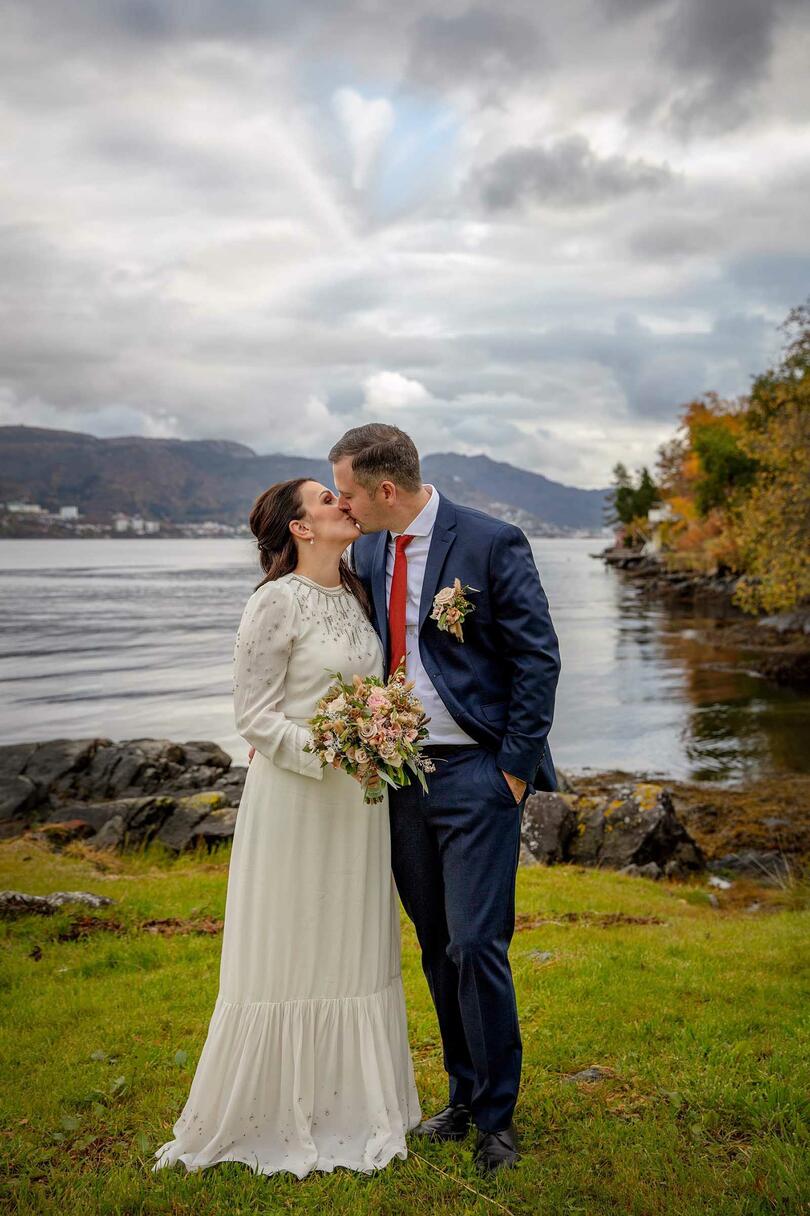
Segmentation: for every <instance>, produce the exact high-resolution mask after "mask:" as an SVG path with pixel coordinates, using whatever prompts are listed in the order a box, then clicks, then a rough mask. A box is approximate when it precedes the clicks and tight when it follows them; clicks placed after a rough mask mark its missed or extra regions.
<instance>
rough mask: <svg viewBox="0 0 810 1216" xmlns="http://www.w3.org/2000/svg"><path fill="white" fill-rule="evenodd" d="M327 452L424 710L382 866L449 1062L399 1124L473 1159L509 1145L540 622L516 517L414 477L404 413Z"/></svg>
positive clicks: (499, 1160) (553, 676) (489, 1167)
mask: <svg viewBox="0 0 810 1216" xmlns="http://www.w3.org/2000/svg"><path fill="white" fill-rule="evenodd" d="M329 460H330V461H331V463H332V472H333V478H334V484H335V488H336V489H337V491H338V494H339V496H340V497H339V506H340V507H341V509H342V510H343V511H345V512H346V514H347V515H349V516H350V517H351V518H352V519H353V520H354V521H355V523H356V524H357V525H358V526H359V528H360V531H361V533H362V534H363V535H360V536H359V537H358V538H357V540H356V541H355V542H354V544H353V546H352V564H353V565H354V568H355V570H356V571H357V573H358V575H359V576H360V578H361V579H362V581H363V584H364V585H365V587H366V589H367V591H368V594H369V598H370V599H371V601H372V604H373V610H374V621H375V626H376V629H377V632H378V633H379V635H380V638H381V641H382V643H383V649H384V651H385V654H386V675H388V674H390V673H391V672H392V671H393V670H394V669H395V667H396V666H397V664H398V663H399V661H400V659H401V658H402V657H403V656H404V657H405V662H406V675H407V677H408V679H409V680H413V681H414V682H415V688H414V692H415V693H416V695H417V696H418V697H419V698H420V700H421V701H422V702H423V704H424V706H425V709H426V711H427V713H428V715H429V716H430V725H429V730H430V737H429V740H428V744H427V746H426V747H425V751H426V753H427V754H428V755H430V756H431V758H432V759H433V761H434V764H435V766H436V771H435V772H434V773H432V774H430V775H429V777H428V785H429V789H428V792H427V794H425V793H423V792H422V790H421V787H420V786H419V785H418V784H417V783H416V782H414V783H413V784H412V785H410V786H406V787H405V789H402V790H393V789H392V790H390V791H389V808H390V821H391V863H392V869H393V873H394V879H395V881H396V885H397V890H398V892H399V896H400V899H401V900H402V904H403V907H404V908H405V911H406V912H407V914H408V916H409V917H410V918H411V920H412V921H413V922H414V925H415V927H416V934H417V937H418V939H419V945H420V947H421V950H422V967H423V969H424V972H425V977H426V979H427V982H428V986H429V988H430V993H431V996H432V998H433V1003H434V1005H435V1007H436V1013H437V1016H438V1020H439V1028H440V1031H441V1037H442V1045H443V1049H444V1066H445V1068H446V1070H447V1073H448V1076H449V1105H447V1106H446V1107H445V1108H444V1109H443V1110H441V1111H440V1112H439V1113H438V1114H436V1115H434V1116H433V1117H432V1118H430V1119H426V1120H425V1121H424V1122H423V1123H421V1124H420V1125H419V1127H418V1128H416V1129H415V1132H414V1134H416V1135H422V1136H427V1137H429V1138H431V1139H434V1140H461V1139H463V1138H464V1136H465V1135H466V1134H467V1132H468V1130H469V1126H470V1124H471V1123H473V1124H474V1125H475V1127H476V1128H477V1135H476V1145H475V1153H474V1157H475V1163H476V1166H477V1168H478V1169H479V1170H480V1171H481V1172H482V1173H489V1172H491V1171H493V1170H496V1169H499V1168H500V1167H502V1166H511V1165H514V1164H515V1163H516V1162H517V1160H518V1159H519V1156H520V1153H519V1150H518V1143H517V1136H516V1132H515V1127H514V1123H513V1120H512V1114H513V1111H514V1108H515V1103H516V1101H517V1094H518V1086H519V1083H520V1067H521V1056H522V1045H521V1038H520V1027H519V1025H518V1014H517V1005H516V1001H515V990H514V985H513V982H512V973H511V969H510V966H509V958H508V949H509V943H510V941H511V939H512V934H513V932H514V924H515V874H516V870H517V864H518V855H519V851H520V825H521V819H522V815H523V808H524V805H525V801H526V797H527V796H528V794H529V793H532V792H534V790H535V789H541V790H554V789H556V788H557V777H556V773H555V771H554V764H553V761H552V758H551V752H550V751H549V747H548V743H547V735H548V732H549V729H550V727H551V723H552V719H553V716H554V697H555V691H556V686H557V679H558V676H559V672H560V657H559V646H558V641H557V635H556V633H555V631H554V627H553V625H552V622H551V617H550V616H549V608H548V601H547V599H546V596H545V593H544V591H543V588H542V586H541V584H540V578H539V575H538V573H537V568H536V566H535V564H534V559H533V557H532V552H531V548H530V546H529V543H528V541H527V540H526V537H525V536H524V534H523V532H521V530H520V529H519V528H517V527H515V526H514V525H513V524H508V523H504V522H503V521H502V520H499V519H495V518H494V517H493V516H491V515H486V514H485V513H484V512H482V511H476V510H473V509H472V508H470V507H463V506H459V505H458V504H456V503H453V502H451V501H450V500H449V499H448V498H445V497H444V495H443V494H439V492H438V491H437V490H436V489H435V487H433V486H430V485H423V484H422V478H421V472H420V468H419V456H418V453H417V451H416V448H415V446H414V444H413V442H412V440H411V439H410V438H409V437H408V436H407V435H406V434H405V433H404V432H403V431H401V430H399V429H398V428H397V427H395V426H388V425H386V424H385V423H381V422H373V423H369V424H368V425H367V426H360V427H355V428H353V429H352V430H350V431H347V432H346V434H345V435H344V436H343V438H342V439H340V440H338V442H337V443H336V444H335V445H334V447H333V448H332V450H331V452H330V453H329ZM456 578H458V579H459V580H460V582H461V584H462V586H463V587H464V588H466V591H465V594H466V596H467V598H468V600H469V602H470V603H471V604H472V611H470V612H469V613H468V614H467V616H466V619H465V620H464V621H463V623H462V625H461V630H462V637H461V638H459V637H457V636H456V635H455V634H454V633H453V632H451V631H447V630H441V629H440V628H439V624H438V622H437V621H436V620H434V619H433V618H432V616H431V611H432V608H433V605H434V598H435V596H436V595H437V593H438V592H439V591H440V590H441V589H442V588H445V587H448V588H452V587H453V584H454V580H455V579H456ZM445 598H446V597H445Z"/></svg>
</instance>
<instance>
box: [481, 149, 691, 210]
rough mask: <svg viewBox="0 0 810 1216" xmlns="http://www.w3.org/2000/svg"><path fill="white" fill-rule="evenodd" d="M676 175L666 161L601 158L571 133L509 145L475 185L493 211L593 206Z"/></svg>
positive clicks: (660, 184) (659, 184) (662, 183)
mask: <svg viewBox="0 0 810 1216" xmlns="http://www.w3.org/2000/svg"><path fill="white" fill-rule="evenodd" d="M672 179H673V174H672V171H671V170H670V169H669V167H668V166H666V165H652V164H649V163H648V162H646V161H643V160H629V159H627V158H625V157H621V156H609V157H599V156H597V155H596V153H595V152H594V151H593V149H592V148H591V146H590V144H589V143H588V140H587V139H586V138H585V137H584V136H583V135H569V136H566V137H565V138H564V139H560V140H558V141H557V142H556V143H553V144H550V145H549V146H547V147H524V148H511V149H510V150H509V151H508V152H504V153H503V154H502V155H501V156H499V157H498V158H497V159H496V160H494V161H492V162H491V163H490V164H489V165H486V166H485V167H484V168H482V169H480V170H478V171H477V172H476V173H475V174H474V175H473V179H472V185H473V188H474V189H476V190H477V192H478V193H479V194H480V197H481V199H482V201H483V203H484V205H485V206H486V207H487V208H488V209H489V210H490V211H501V210H504V209H507V208H510V207H515V206H518V205H520V204H522V203H525V202H531V203H539V204H541V205H546V206H551V207H562V206H574V207H589V206H593V205H594V204H599V203H605V202H610V201H611V200H612V199H616V198H621V197H622V196H623V195H627V194H634V193H636V192H638V191H653V190H660V189H661V188H662V187H663V186H666V185H668V184H669V183H670V182H671V181H672Z"/></svg>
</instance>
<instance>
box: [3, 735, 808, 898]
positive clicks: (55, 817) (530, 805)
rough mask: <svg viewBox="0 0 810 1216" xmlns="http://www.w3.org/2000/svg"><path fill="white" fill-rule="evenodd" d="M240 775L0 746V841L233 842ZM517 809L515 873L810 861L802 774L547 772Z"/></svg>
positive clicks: (151, 758)
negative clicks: (568, 867)
mask: <svg viewBox="0 0 810 1216" xmlns="http://www.w3.org/2000/svg"><path fill="white" fill-rule="evenodd" d="M246 773H247V769H246V768H245V767H243V766H239V765H234V764H233V763H232V760H231V757H230V756H229V755H228V754H227V753H226V752H224V751H223V750H222V748H220V747H218V746H217V744H216V743H212V742H210V741H205V740H203V741H192V742H187V743H176V742H173V741H171V740H168V739H128V740H122V741H119V742H115V741H113V740H111V739H106V738H92V739H54V740H48V741H45V742H40V743H19V744H11V745H9V746H5V747H0V840H9V839H13V838H19V837H28V838H30V839H35V840H38V841H41V842H43V843H45V844H47V845H48V846H49V847H52V848H54V849H64V848H66V847H69V846H70V845H72V844H73V843H74V842H80V843H81V845H82V846H86V847H87V848H89V849H91V850H111V849H118V850H121V849H130V848H140V847H142V846H144V845H146V844H149V843H151V842H153V841H156V842H158V843H159V844H161V845H162V846H164V848H165V849H167V850H168V851H169V852H170V853H174V854H180V853H182V852H184V851H185V850H189V849H196V848H199V847H201V846H203V847H205V848H208V849H210V848H212V847H213V846H214V845H216V844H219V843H223V842H227V841H229V840H230V839H231V838H232V837H233V832H234V827H235V824H236V815H237V810H238V806H239V801H240V798H241V794H242V788H243V785H244V781H245V775H246ZM559 779H560V787H559V789H558V790H557V791H556V792H555V793H553V794H549V793H538V794H535V795H533V796H532V797H531V798H530V799H529V800H528V801H527V805H526V811H525V814H524V824H523V843H522V854H521V860H522V861H523V863H524V864H536V863H542V864H547V865H552V864H559V863H566V862H569V863H573V864H576V865H587V866H596V867H605V868H609V869H615V870H619V871H622V872H624V873H628V874H638V875H643V876H646V877H652V878H661V877H666V878H678V877H688V876H689V875H691V874H695V873H701V872H704V871H706V870H707V869H708V870H713V871H717V872H718V873H728V874H732V875H733V874H737V875H746V876H749V877H752V878H756V879H758V880H759V881H772V882H782V881H784V880H785V879H786V878H787V877H789V876H791V875H799V874H802V873H803V872H804V869H805V865H806V861H807V859H808V858H810V798H809V797H808V794H810V777H804V776H802V775H795V776H785V777H775V778H771V779H762V780H760V781H755V782H749V783H746V784H745V786H744V787H742V786H740V787H718V786H716V785H714V784H712V783H707V782H691V783H690V782H680V781H665V782H664V781H661V780H660V778H657V779H654V780H651V779H650V778H649V777H648V776H647V775H645V774H637V773H627V772H622V771H614V772H610V773H599V774H588V775H576V774H573V773H563V772H559Z"/></svg>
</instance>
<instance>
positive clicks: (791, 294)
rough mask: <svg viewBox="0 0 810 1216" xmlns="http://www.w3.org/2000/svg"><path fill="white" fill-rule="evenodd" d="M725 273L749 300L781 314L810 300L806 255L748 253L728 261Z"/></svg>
mask: <svg viewBox="0 0 810 1216" xmlns="http://www.w3.org/2000/svg"><path fill="white" fill-rule="evenodd" d="M727 274H728V278H729V280H730V281H731V283H732V284H733V285H734V286H735V287H737V288H739V289H740V290H742V291H744V292H745V293H746V296H748V297H749V298H755V299H757V300H759V301H761V302H762V303H763V304H770V305H775V306H776V307H778V308H780V309H783V310H784V311H785V312H787V310H788V309H789V308H792V307H793V306H794V305H795V304H800V303H802V301H803V300H805V299H807V298H808V297H810V254H796V253H751V254H747V255H744V256H742V257H739V258H736V259H735V260H734V261H733V262H731V264H730V265H729V267H728V270H727Z"/></svg>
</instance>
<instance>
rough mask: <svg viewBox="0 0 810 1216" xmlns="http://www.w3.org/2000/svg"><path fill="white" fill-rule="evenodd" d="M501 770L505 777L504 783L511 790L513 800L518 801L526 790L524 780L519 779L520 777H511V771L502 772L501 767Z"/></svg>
mask: <svg viewBox="0 0 810 1216" xmlns="http://www.w3.org/2000/svg"><path fill="white" fill-rule="evenodd" d="M501 772H502V773H503V775H504V777H505V778H506V784H507V785H508V786H509V788H510V790H511V791H512V795H513V797H514V799H515V802H520V800H521V798H522V797H523V795H524V794H525V792H526V782H525V781H521V779H520V777H513V776H512V774H511V773H507V772H504V770H503V769H501Z"/></svg>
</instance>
